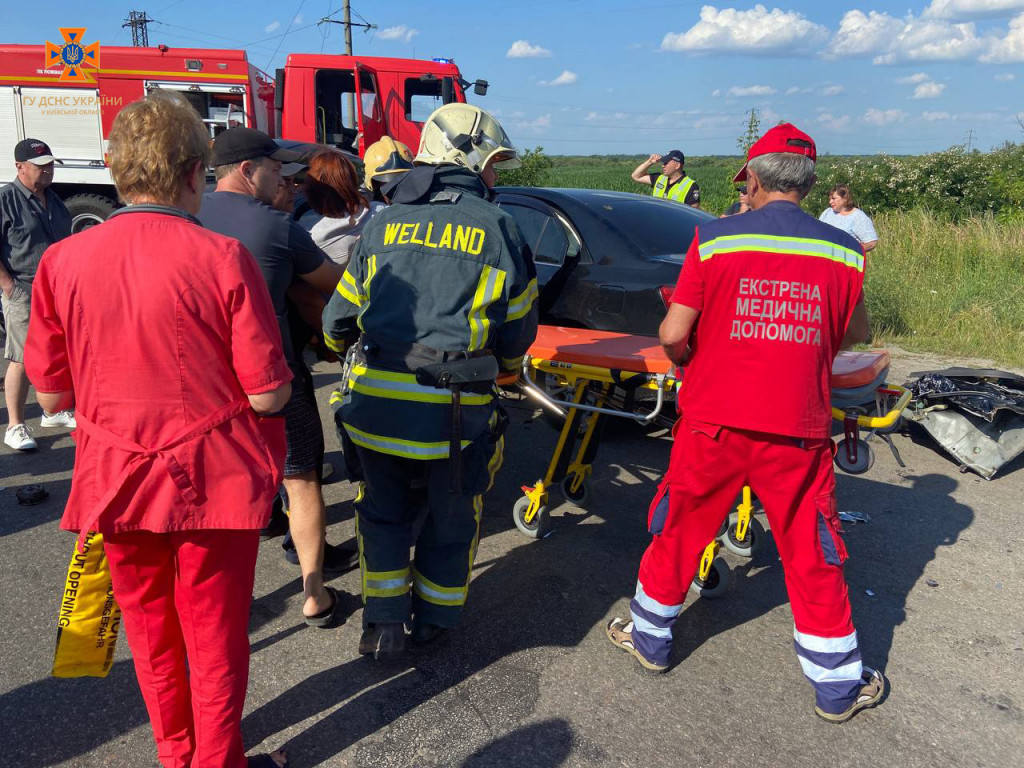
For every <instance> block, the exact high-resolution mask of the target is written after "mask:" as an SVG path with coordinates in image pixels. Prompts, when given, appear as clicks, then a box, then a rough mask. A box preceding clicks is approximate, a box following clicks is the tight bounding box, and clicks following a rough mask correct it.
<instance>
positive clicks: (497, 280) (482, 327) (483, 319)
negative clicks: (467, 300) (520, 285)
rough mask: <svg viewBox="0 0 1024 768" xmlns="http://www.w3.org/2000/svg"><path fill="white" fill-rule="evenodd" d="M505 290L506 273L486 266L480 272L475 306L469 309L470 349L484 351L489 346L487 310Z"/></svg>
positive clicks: (474, 297) (489, 321)
mask: <svg viewBox="0 0 1024 768" xmlns="http://www.w3.org/2000/svg"><path fill="white" fill-rule="evenodd" d="M504 288H505V272H504V271H503V270H500V269H495V268H494V267H489V266H486V265H485V266H484V268H483V269H482V270H481V271H480V281H479V282H478V283H477V286H476V293H475V294H474V295H473V305H472V306H471V307H470V309H469V349H471V350H474V349H483V348H484V347H485V346H487V334H488V332H489V331H490V327H491V320H490V318H489V317H487V308H488V307H489V306H491V304H493V303H494V302H495V301H497V300H498V298H499V297H500V296H501V294H502V292H503V290H504Z"/></svg>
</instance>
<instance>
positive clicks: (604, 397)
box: [513, 325, 910, 549]
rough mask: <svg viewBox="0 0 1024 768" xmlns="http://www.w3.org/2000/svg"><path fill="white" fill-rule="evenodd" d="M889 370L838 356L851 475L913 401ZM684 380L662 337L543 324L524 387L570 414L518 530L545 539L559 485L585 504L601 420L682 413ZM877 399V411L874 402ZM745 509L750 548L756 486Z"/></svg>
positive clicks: (526, 492)
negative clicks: (544, 382)
mask: <svg viewBox="0 0 1024 768" xmlns="http://www.w3.org/2000/svg"><path fill="white" fill-rule="evenodd" d="M888 367H889V355H888V353H887V352H841V353H840V354H839V355H838V356H837V358H836V362H835V364H834V366H833V386H834V388H833V408H832V416H833V418H835V419H837V420H839V421H841V422H843V424H844V438H843V440H841V441H840V444H839V446H838V451H837V454H836V464H837V466H839V467H840V468H841V469H844V470H845V471H850V472H855V473H857V472H865V471H867V469H868V468H869V467H870V465H871V462H872V460H873V459H872V457H873V454H872V452H871V448H870V446H868V445H867V443H865V442H864V440H862V439H860V434H859V430H861V429H869V430H885V429H891V428H893V427H894V425H895V423H896V421H897V419H898V418H899V416H900V414H901V412H902V410H903V408H904V407H906V405H907V403H908V402H909V400H910V391H909V390H907V389H905V388H904V387H900V386H895V385H891V384H888V383H886V382H885V374H886V372H887V371H888ZM537 372H541V373H545V374H548V375H550V376H552V377H554V378H555V379H556V380H557V382H558V383H559V385H560V386H563V387H565V391H566V393H567V394H568V397H567V398H566V399H564V400H562V399H555V398H553V397H551V396H550V395H549V394H548V393H547V392H545V391H544V390H543V389H542V388H540V387H538V386H537V384H536V383H535V379H536V378H537V376H536V373H537ZM681 375H682V374H681V373H680V371H679V369H677V368H676V367H675V366H674V365H673V364H672V363H671V362H670V361H669V360H668V359H667V358H666V357H665V354H664V352H663V351H662V348H661V345H660V343H659V342H658V340H657V339H655V338H652V337H649V336H634V335H629V334H621V333H610V332H607V331H591V330H586V329H577V328H561V327H556V326H543V325H542V326H541V327H540V328H539V329H538V332H537V338H536V341H534V343H533V345H532V346H531V347H530V350H529V352H528V354H527V355H526V356H525V357H524V359H523V367H522V375H521V378H520V381H519V384H520V386H521V387H522V389H523V390H524V392H525V393H526V394H527V395H528V396H530V397H532V398H533V399H535V400H537V401H538V402H539V403H540V405H541V406H542V407H544V408H546V409H548V410H550V411H552V412H553V413H556V414H558V415H559V416H561V417H564V419H565V421H564V424H563V425H562V428H561V431H560V432H559V435H558V440H557V442H556V444H555V450H554V453H553V455H552V457H551V460H550V461H549V462H548V467H547V471H546V472H545V474H544V476H543V477H542V478H541V479H539V480H538V481H537V482H536V483H535V484H534V485H532V486H523V487H522V488H523V496H522V497H521V498H520V499H519V500H518V501H517V502H516V504H515V507H514V508H513V517H514V519H515V523H516V527H517V528H518V529H519V530H520V531H522V532H523V533H524V534H526V535H527V536H531V537H534V538H536V537H538V536H543V535H544V532H545V531H546V528H547V523H548V518H549V515H548V497H549V493H550V489H551V488H552V487H553V486H554V485H556V484H557V485H559V486H560V489H561V492H562V495H563V496H564V497H565V498H566V499H567V500H568V501H570V502H572V503H573V504H576V505H578V506H585V505H586V501H587V499H588V497H589V487H588V477H589V476H590V474H591V472H592V470H593V466H592V462H593V460H594V457H595V454H596V449H597V442H598V441H597V438H596V435H597V428H598V423H599V420H600V416H602V415H609V416H615V417H623V418H630V419H633V420H635V421H637V422H640V423H651V422H653V421H654V420H655V419H656V418H658V416H659V415H661V413H662V412H663V411H664V410H665V405H666V400H669V401H671V402H670V407H671V408H673V409H674V406H675V403H674V397H675V392H676V390H677V388H678V386H679V384H680V383H681ZM616 388H618V389H621V390H623V391H624V392H627V393H636V392H638V391H643V390H646V391H647V394H648V395H650V396H652V397H653V399H654V406H653V408H652V409H651V410H650V411H649V412H647V413H643V412H638V411H636V410H633V409H626V410H623V409H621V408H614V407H611V403H610V400H611V396H612V392H613V390H615V389H616ZM648 399H650V397H649V398H648ZM872 399H873V400H874V405H873V407H871V406H870V404H869V401H871V400H872ZM631 401H632V398H629V397H627V402H631ZM837 404H838V405H837ZM866 404H868V405H866ZM584 414H590V417H589V418H588V419H587V423H586V427H585V428H584V429H583V430H582V435H581V434H580V433H581V429H580V421H581V419H582V417H583V415H584ZM674 417H675V411H674V410H671V418H673V419H674ZM577 440H578V441H579V445H578V448H577V447H576V443H577ZM744 507H746V512H745V513H744V511H743V508H744ZM737 509H738V513H739V514H738V520H737V521H735V523H734V528H735V525H736V524H738V525H739V528H738V529H736V530H731V531H730V534H738V536H736V535H732V536H731V539H732V541H733V543H735V544H737V548H739V549H743V548H744V547H745V546H746V545H745V544H744V541H745V539H746V535H745V534H746V530H747V528H748V521H749V520H750V519H751V516H750V510H751V509H752V503H751V501H750V493H749V489H748V490H745V492H744V494H743V500H741V502H740V504H739V506H738V507H737ZM727 543H728V542H727ZM730 548H731V547H730Z"/></svg>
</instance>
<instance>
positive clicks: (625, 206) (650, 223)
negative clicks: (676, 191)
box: [590, 197, 709, 263]
mask: <svg viewBox="0 0 1024 768" xmlns="http://www.w3.org/2000/svg"><path fill="white" fill-rule="evenodd" d="M590 208H591V210H593V211H594V213H596V214H598V215H599V216H600V217H601V218H603V219H605V220H606V221H607V222H608V223H610V224H611V225H612V226H613V227H615V228H616V229H618V230H619V231H620V232H622V233H623V234H624V235H626V237H628V238H629V239H630V240H632V241H633V242H634V243H636V244H637V246H638V247H639V248H640V250H642V251H643V252H644V254H645V255H647V257H648V258H655V259H665V260H667V261H676V262H679V263H682V261H683V257H684V256H685V255H686V251H687V250H688V249H689V248H690V242H691V241H692V240H693V233H694V231H695V230H696V228H697V225H698V224H700V223H701V222H703V221H707V220H708V219H709V217H708V216H707V215H705V214H702V213H700V212H699V211H696V210H694V209H693V208H691V207H690V206H688V205H682V204H681V203H670V202H663V201H656V200H651V199H649V198H643V197H638V198H637V199H636V200H621V199H618V200H608V201H607V202H594V203H591V204H590Z"/></svg>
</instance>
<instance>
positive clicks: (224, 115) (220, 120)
mask: <svg viewBox="0 0 1024 768" xmlns="http://www.w3.org/2000/svg"><path fill="white" fill-rule="evenodd" d="M180 93H181V95H182V96H184V97H185V99H186V100H187V101H188V103H189V104H191V105H192V107H193V108H194V109H195V111H196V112H198V113H199V116H200V117H201V118H203V122H204V123H205V124H206V127H207V128H208V129H209V131H210V137H211V138H216V137H217V136H218V135H219V134H220V133H221V132H223V131H226V130H227V129H228V128H233V127H234V126H236V125H245V124H246V123H245V103H244V98H245V97H244V96H243V95H242V94H241V93H202V92H201V91H180Z"/></svg>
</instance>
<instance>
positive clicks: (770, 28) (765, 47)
mask: <svg viewBox="0 0 1024 768" xmlns="http://www.w3.org/2000/svg"><path fill="white" fill-rule="evenodd" d="M827 39H828V30H827V29H826V28H825V27H823V26H821V25H820V24H815V23H814V22H812V21H809V20H808V19H806V18H805V17H804V16H803V14H800V13H797V12H795V11H782V10H780V9H778V8H773V9H772V10H771V11H769V10H768V9H767V8H765V7H764V6H763V5H760V4H758V5H755V6H754V7H753V8H752V9H750V10H749V11H739V10H736V9H735V8H723V9H722V10H718V9H717V8H715V7H714V6H712V5H705V6H704V7H703V8H701V10H700V21H698V22H697V23H696V24H694V25H693V26H692V27H690V29H688V30H687V31H686V32H679V33H677V32H669V33H668V34H667V35H665V37H664V39H663V40H662V41H661V49H662V50H663V51H689V52H702V53H722V52H725V51H743V52H745V53H751V54H769V55H770V54H777V53H791V52H793V51H794V50H800V49H808V48H814V47H817V46H818V45H819V44H821V43H823V42H824V41H825V40H827Z"/></svg>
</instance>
